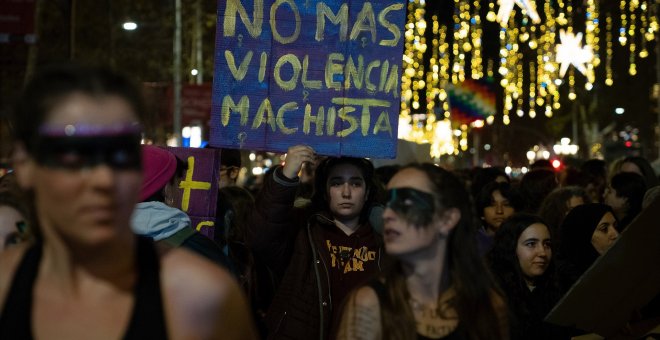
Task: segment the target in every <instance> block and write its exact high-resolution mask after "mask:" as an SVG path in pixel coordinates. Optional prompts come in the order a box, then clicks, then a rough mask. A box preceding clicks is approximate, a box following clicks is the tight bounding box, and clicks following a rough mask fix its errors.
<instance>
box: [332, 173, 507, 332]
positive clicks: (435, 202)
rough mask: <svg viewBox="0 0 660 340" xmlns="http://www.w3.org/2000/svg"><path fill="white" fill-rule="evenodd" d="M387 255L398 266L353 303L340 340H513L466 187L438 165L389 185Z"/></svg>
mask: <svg viewBox="0 0 660 340" xmlns="http://www.w3.org/2000/svg"><path fill="white" fill-rule="evenodd" d="M387 189H388V198H387V205H386V208H385V212H384V214H383V219H384V223H385V224H384V241H385V250H386V251H387V254H388V255H391V256H392V257H394V258H395V259H396V260H397V262H396V263H395V265H393V266H391V268H389V269H388V270H386V272H385V273H384V274H383V275H382V276H381V277H380V278H378V279H376V280H372V281H371V282H370V283H369V284H367V285H365V286H362V287H360V288H359V289H357V290H355V291H354V292H353V293H352V294H351V295H350V296H349V298H348V299H347V301H346V306H345V310H344V313H343V316H342V320H341V324H340V327H339V333H338V334H339V335H338V339H508V338H509V334H508V320H507V319H508V318H507V308H506V304H505V302H504V298H503V295H502V294H501V293H500V291H499V290H498V289H497V288H496V285H495V283H494V280H493V278H492V277H491V276H490V274H488V273H489V272H488V270H487V268H486V265H485V263H484V262H483V260H482V258H481V256H480V255H479V253H478V252H477V245H476V242H475V235H474V233H475V231H476V230H477V227H476V223H478V222H477V221H476V217H475V214H474V212H473V209H472V207H471V204H470V198H469V195H468V192H467V191H466V189H465V187H464V186H463V185H462V184H461V182H460V181H459V180H458V178H457V177H456V176H454V175H453V174H451V173H450V172H448V171H446V170H444V169H442V168H440V167H437V166H435V165H433V164H421V165H409V166H406V167H404V168H402V169H401V170H400V171H399V172H398V173H397V174H396V175H394V177H392V179H391V180H390V182H389V184H388V185H387Z"/></svg>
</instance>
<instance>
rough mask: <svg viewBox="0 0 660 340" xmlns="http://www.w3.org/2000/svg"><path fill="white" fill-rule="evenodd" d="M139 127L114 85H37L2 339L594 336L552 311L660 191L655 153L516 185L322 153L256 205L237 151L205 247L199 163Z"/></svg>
mask: <svg viewBox="0 0 660 340" xmlns="http://www.w3.org/2000/svg"><path fill="white" fill-rule="evenodd" d="M143 113H144V108H143V105H142V103H141V98H140V95H139V92H138V91H137V89H136V87H135V86H134V85H133V84H132V83H131V82H130V81H129V80H128V79H127V78H125V77H123V76H121V75H119V74H117V73H115V72H111V71H108V70H105V69H98V68H87V67H82V66H76V65H66V66H60V67H54V68H49V69H45V70H43V71H42V72H41V73H39V74H38V75H36V76H35V77H34V78H33V80H32V81H31V82H30V84H29V85H28V86H27V87H26V89H25V91H24V93H23V96H22V97H21V98H20V99H19V100H18V104H17V106H16V109H15V112H13V121H12V129H13V133H14V136H15V143H14V146H13V155H12V160H13V163H12V164H13V172H11V173H10V174H8V175H5V176H3V177H2V178H0V339H31V338H39V339H51V338H52V339H104V338H108V339H116V338H126V339H146V338H148V339H166V338H173V339H184V338H185V339H301V340H307V339H319V340H325V339H570V338H571V337H573V336H576V335H579V334H584V333H586V330H580V329H575V328H568V327H561V326H557V325H553V324H551V323H548V322H546V321H545V317H546V315H547V314H548V313H549V312H550V310H551V309H552V308H553V307H554V306H555V305H556V304H557V303H558V302H559V300H560V299H561V297H562V296H563V295H564V294H566V293H567V292H568V291H569V290H570V289H571V286H572V285H573V284H574V283H575V282H576V281H577V280H578V279H579V278H580V277H581V276H582V275H583V274H584V273H585V272H586V271H587V270H588V269H589V267H590V266H591V265H592V264H593V263H594V262H595V261H596V260H597V259H598V257H599V256H602V255H603V254H604V253H605V252H607V250H608V249H609V248H610V247H611V246H612V245H613V244H614V243H615V242H616V240H617V238H618V237H619V235H620V234H621V233H623V232H625V230H626V228H628V227H629V226H630V225H631V223H632V222H633V221H634V220H635V217H636V216H637V215H638V214H640V212H642V211H643V209H645V208H646V207H647V206H648V205H649V204H650V202H652V201H653V200H656V199H657V197H658V191H659V190H658V188H659V186H658V177H657V175H656V174H655V173H654V172H653V169H652V167H651V166H650V165H649V162H648V161H647V160H646V159H644V158H642V157H626V158H624V159H621V160H619V161H616V162H614V163H612V164H610V165H609V166H608V164H607V163H606V162H604V161H602V160H597V159H592V160H587V161H585V162H583V163H582V165H581V166H579V167H572V168H570V169H566V170H565V171H562V172H557V171H555V170H553V169H552V168H551V167H550V166H548V164H547V163H546V162H538V163H536V164H535V165H534V166H533V167H532V170H531V171H530V172H528V173H526V174H525V175H524V176H522V178H511V177H510V176H509V175H507V174H506V173H505V172H504V171H502V170H500V169H498V168H478V169H472V170H471V171H470V175H469V176H465V175H464V173H463V175H461V176H459V175H458V174H457V173H456V172H455V171H452V170H448V169H444V168H442V167H440V166H437V165H434V164H430V163H423V164H407V165H400V166H387V167H382V168H378V169H376V168H374V166H373V164H372V163H371V162H370V161H369V160H367V159H363V158H354V157H325V156H320V155H317V154H316V153H315V151H314V149H313V148H312V147H310V146H307V145H292V146H291V147H290V148H289V149H288V152H287V154H286V157H285V160H284V163H283V165H278V166H275V167H273V168H272V169H271V170H270V171H269V172H268V173H267V175H266V176H265V178H264V180H263V183H262V184H261V187H260V188H259V190H255V191H249V190H247V189H245V188H243V187H241V186H240V185H239V184H238V183H237V177H238V174H239V170H240V168H241V161H240V160H241V157H240V151H239V150H230V149H224V150H221V153H222V156H221V163H222V164H221V167H220V171H219V174H218V178H219V180H218V188H219V189H218V192H217V193H213V195H217V197H216V198H215V201H216V202H217V209H216V219H215V224H214V233H213V237H212V238H208V237H206V236H205V235H202V234H200V233H199V232H198V231H197V230H195V229H194V228H193V227H192V226H191V222H190V218H189V217H188V216H187V215H186V213H184V212H183V211H181V210H179V209H177V208H176V206H175V204H174V200H175V198H174V194H175V192H176V186H177V183H176V178H177V174H180V173H181V172H182V171H184V170H185V164H184V163H182V162H181V161H179V160H178V159H177V158H176V156H174V154H172V153H171V152H170V151H168V150H167V149H166V148H161V147H157V146H152V145H141V144H140V139H141V131H142V130H141V123H142V122H141V119H142V115H143ZM612 275H616V273H613V274H612ZM656 300H657V298H656ZM654 306H655V307H654ZM644 313H645V316H648V317H649V318H652V317H660V309H659V308H657V304H656V305H651V306H650V307H648V306H647V307H646V308H645V309H644ZM628 331H629V330H628ZM621 332H622V333H621V334H620V335H621V336H624V337H625V336H630V337H635V336H641V334H626V333H625V332H626V330H625V329H622V331H621Z"/></svg>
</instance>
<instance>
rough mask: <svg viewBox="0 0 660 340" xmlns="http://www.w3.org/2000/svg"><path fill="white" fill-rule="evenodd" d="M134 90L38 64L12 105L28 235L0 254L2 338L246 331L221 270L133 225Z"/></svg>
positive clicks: (113, 79)
mask: <svg viewBox="0 0 660 340" xmlns="http://www.w3.org/2000/svg"><path fill="white" fill-rule="evenodd" d="M143 114H144V111H143V107H142V105H141V99H140V95H139V91H138V90H137V88H136V87H135V86H134V85H132V83H131V82H130V81H128V80H127V79H126V78H124V77H122V76H120V75H118V74H116V73H114V72H112V71H108V70H105V69H98V68H88V67H82V66H76V65H63V66H59V67H53V68H48V69H45V70H42V71H41V72H40V73H39V74H38V75H36V76H35V77H34V78H33V79H32V80H31V82H30V83H29V84H28V86H27V87H26V89H25V91H24V93H23V95H22V97H21V98H20V100H19V102H18V106H17V108H16V110H15V112H14V116H13V124H12V126H13V128H14V131H13V133H14V137H15V147H14V150H15V153H14V156H13V157H14V165H15V166H14V168H15V170H16V176H17V178H18V182H19V183H20V184H21V186H22V187H23V188H25V189H27V190H29V191H30V192H31V194H32V197H33V198H34V206H35V214H36V221H35V224H36V225H35V228H34V230H33V231H34V234H35V240H34V241H33V242H29V243H22V244H19V245H16V246H14V247H12V248H10V249H8V250H6V251H4V252H3V253H1V254H0V339H33V338H38V339H118V338H123V339H166V338H175V339H184V338H185V339H191V338H194V339H218V338H223V339H254V338H255V337H254V335H253V334H254V331H253V329H252V323H251V321H250V319H249V314H248V309H247V305H246V303H245V300H244V298H243V296H242V295H241V293H240V290H239V288H238V285H237V284H236V283H235V282H234V281H233V280H232V278H231V276H230V274H229V273H227V272H226V271H224V270H222V269H221V268H219V267H217V266H215V265H214V264H213V263H211V262H210V261H207V260H205V259H203V258H201V257H198V256H197V255H195V254H193V253H190V252H188V251H186V250H183V249H179V248H176V249H171V250H169V251H167V252H164V253H158V252H156V249H155V248H154V244H153V241H151V240H149V239H147V238H144V237H139V236H136V235H135V234H133V232H132V231H131V226H130V217H131V214H132V213H133V208H134V206H135V204H136V203H137V202H138V199H139V194H140V184H141V182H142V172H141V170H142V164H141V153H140V139H141V133H142V130H141V128H140V125H139V122H140V119H141V117H142V116H143Z"/></svg>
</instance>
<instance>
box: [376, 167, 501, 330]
mask: <svg viewBox="0 0 660 340" xmlns="http://www.w3.org/2000/svg"><path fill="white" fill-rule="evenodd" d="M403 169H417V170H419V171H421V172H423V173H425V174H426V176H427V177H428V178H429V181H430V182H431V183H432V188H431V190H432V192H433V194H434V196H435V197H436V202H435V206H436V207H437V208H436V212H435V213H436V214H439V215H442V214H444V213H445V212H446V211H447V210H448V209H452V208H455V209H458V210H459V211H460V213H461V219H460V221H459V222H458V224H457V225H456V226H455V227H454V229H453V230H452V231H451V232H450V234H449V236H448V240H447V257H446V268H447V270H446V273H447V276H446V278H447V279H448V284H449V285H450V286H451V287H452V288H453V289H454V290H455V292H456V296H455V298H454V299H453V301H452V307H453V308H454V309H455V310H456V312H457V314H458V318H459V320H460V324H461V325H464V326H465V327H461V329H462V330H463V331H464V332H465V334H464V335H465V336H466V337H467V338H469V339H503V338H505V337H506V334H505V333H507V330H506V329H504V328H505V327H504V325H503V322H502V318H500V317H498V315H500V313H498V312H499V311H498V310H497V308H496V307H495V306H494V304H493V300H494V299H493V298H494V294H496V295H499V296H500V297H501V294H500V293H499V291H498V290H497V288H496V284H495V283H494V281H493V279H492V277H491V275H490V274H489V272H488V270H487V268H486V265H485V263H484V262H483V259H482V258H481V257H480V256H479V254H478V252H477V244H476V241H475V240H476V235H475V232H476V230H477V228H476V223H477V220H476V218H475V214H474V211H473V207H472V204H471V202H470V196H469V194H468V192H467V190H466V189H465V187H464V186H463V185H462V184H461V182H460V181H459V180H458V178H456V176H454V175H452V174H451V173H450V172H449V171H447V170H444V169H442V168H440V167H438V166H435V165H433V164H429V163H424V164H412V165H408V166H406V167H404V168H402V170H403ZM438 265H440V264H438ZM384 280H385V282H386V287H387V299H386V300H385V301H381V315H382V328H383V338H384V339H416V338H417V332H416V328H415V318H414V316H413V312H412V309H411V308H410V305H409V304H408V301H409V298H410V293H409V291H408V288H407V286H406V282H405V276H404V274H403V268H402V266H401V264H400V263H396V264H395V265H393V266H392V267H391V268H390V269H389V270H387V271H386V272H385V273H384ZM438 288H439V289H441V287H438Z"/></svg>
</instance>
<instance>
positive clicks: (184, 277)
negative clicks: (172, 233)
mask: <svg viewBox="0 0 660 340" xmlns="http://www.w3.org/2000/svg"><path fill="white" fill-rule="evenodd" d="M161 268H162V280H163V282H162V283H163V287H164V288H167V289H179V288H185V290H191V289H195V290H197V291H205V292H207V294H210V293H213V294H219V295H221V294H226V293H227V291H228V290H230V289H231V287H232V286H233V285H234V280H233V278H232V276H231V274H230V273H229V272H227V271H226V270H224V269H223V268H221V267H219V266H218V265H216V264H215V263H213V262H211V261H209V260H207V259H205V258H203V257H201V256H199V255H197V254H195V253H193V252H191V251H188V250H186V249H181V248H176V249H171V250H169V251H167V252H165V253H164V254H162V255H161Z"/></svg>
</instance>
